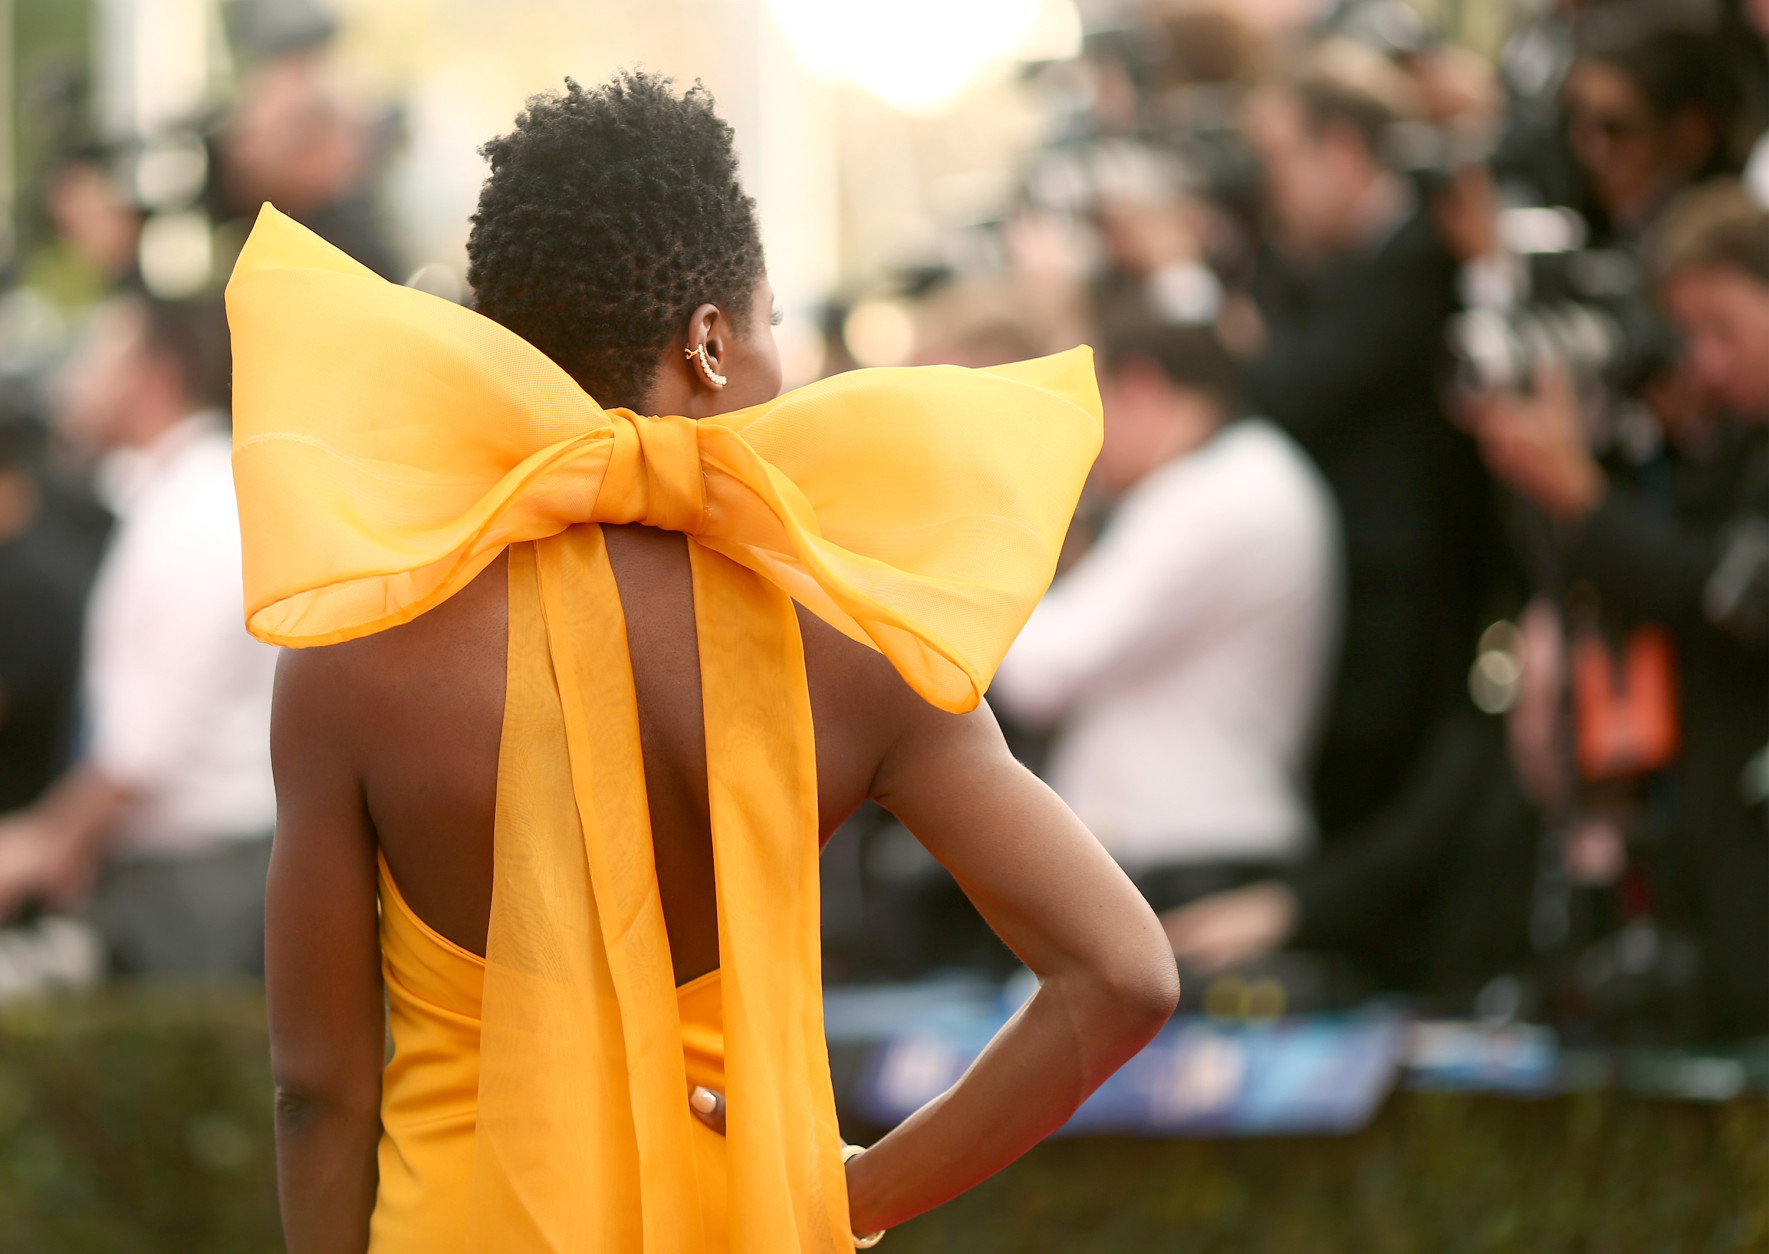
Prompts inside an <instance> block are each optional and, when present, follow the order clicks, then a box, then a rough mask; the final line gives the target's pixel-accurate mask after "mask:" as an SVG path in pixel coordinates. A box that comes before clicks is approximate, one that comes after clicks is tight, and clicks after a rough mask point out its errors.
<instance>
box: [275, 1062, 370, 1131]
mask: <svg viewBox="0 0 1769 1254" xmlns="http://www.w3.org/2000/svg"><path fill="white" fill-rule="evenodd" d="M275 1113H276V1127H277V1131H278V1132H279V1133H283V1134H285V1135H286V1134H291V1133H292V1134H299V1133H301V1132H303V1131H305V1130H308V1129H311V1128H313V1127H314V1126H315V1125H318V1124H326V1123H331V1124H337V1123H348V1124H352V1125H358V1124H367V1123H374V1124H376V1125H377V1126H378V1125H379V1123H380V1121H381V1090H380V1085H379V1084H376V1085H374V1086H372V1087H371V1086H369V1085H366V1084H337V1083H332V1084H315V1083H312V1082H311V1081H309V1080H306V1079H300V1078H295V1077H291V1076H279V1077H277V1078H276V1086H275Z"/></svg>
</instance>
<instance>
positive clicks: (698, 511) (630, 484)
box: [591, 409, 706, 535]
mask: <svg viewBox="0 0 1769 1254" xmlns="http://www.w3.org/2000/svg"><path fill="white" fill-rule="evenodd" d="M608 418H609V421H610V423H611V424H612V427H613V445H612V447H611V449H610V452H609V457H608V470H607V472H606V473H605V474H604V475H603V478H602V487H601V490H600V491H598V492H597V494H596V503H595V506H594V509H593V511H592V513H591V518H592V520H593V521H596V522H606V523H644V524H645V525H646V526H650V527H661V528H662V529H663V530H665V531H680V532H683V533H685V534H687V535H697V534H699V532H700V530H701V527H702V525H703V523H704V521H705V518H706V474H705V472H704V471H703V470H702V468H701V465H700V427H699V424H698V423H696V422H695V421H694V420H693V419H692V418H677V417H668V416H666V417H661V418H648V417H646V416H644V415H642V414H635V413H632V412H631V411H629V410H625V409H615V410H610V411H608Z"/></svg>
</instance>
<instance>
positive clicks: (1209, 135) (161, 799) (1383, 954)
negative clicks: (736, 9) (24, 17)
mask: <svg viewBox="0 0 1769 1254" xmlns="http://www.w3.org/2000/svg"><path fill="white" fill-rule="evenodd" d="M1267 7H1272V6H1246V5H1237V4H1233V3H1230V2H1229V0H1142V2H1140V3H1129V2H1127V3H1123V4H1117V5H1106V4H1093V5H1087V6H1083V15H1084V17H1085V19H1086V35H1085V39H1084V46H1083V52H1082V54H1081V55H1080V56H1079V57H1078V58H1075V59H1070V60H1063V61H1055V62H1048V63H1042V64H1037V65H1032V66H1028V67H1026V69H1025V80H1026V81H1025V83H1024V84H1023V88H1024V90H1026V91H1030V92H1033V93H1036V95H1037V96H1038V98H1039V99H1040V100H1041V101H1042V103H1043V106H1044V109H1045V114H1046V117H1047V119H1048V128H1047V134H1046V137H1045V139H1044V141H1043V142H1042V143H1041V144H1040V145H1038V147H1037V148H1036V149H1035V150H1034V151H1033V152H1031V153H1030V154H1029V156H1028V157H1027V160H1026V162H1025V164H1024V168H1023V170H1022V172H1021V177H1020V178H1019V181H1018V185H1017V190H1016V192H1015V194H1014V196H1013V198H1012V200H1011V203H1008V204H1005V205H1002V206H1000V212H999V214H997V215H995V216H994V217H993V218H991V219H990V220H987V221H982V222H978V223H975V224H973V225H970V226H967V227H965V228H963V229H962V230H958V231H955V232H954V233H953V234H952V236H951V238H950V239H949V240H948V241H947V247H946V249H945V252H944V253H943V255H941V256H939V257H936V258H931V259H926V258H924V259H918V260H917V262H916V264H914V265H907V266H905V267H904V268H903V270H902V271H901V273H900V274H898V275H897V276H896V277H895V279H894V283H895V286H894V287H892V288H891V290H889V291H884V292H876V291H875V292H867V293H864V294H863V295H865V296H866V297H867V300H865V301H864V302H861V303H859V304H858V305H857V306H856V307H855V308H854V309H853V310H852V311H851V312H850V311H849V310H848V309H847V307H846V306H845V305H844V304H842V303H841V302H838V301H832V303H831V305H830V308H829V311H828V312H829V316H828V317H827V319H826V326H827V330H828V341H829V343H828V351H827V355H826V369H829V370H834V369H839V368H843V367H847V366H852V365H853V364H855V362H856V360H857V359H859V360H865V359H867V358H868V356H869V349H868V346H867V345H865V344H862V343H861V342H860V341H861V340H862V339H864V338H866V334H867V331H868V327H867V325H866V323H867V321H868V319H870V320H871V323H872V324H873V329H874V330H876V325H877V322H878V316H879V313H880V310H881V308H886V307H888V309H889V310H892V311H895V312H894V314H893V316H895V317H898V318H900V319H901V320H903V321H904V323H905V325H906V326H907V327H908V328H909V331H910V334H909V336H908V338H907V339H906V340H905V341H904V344H905V350H904V352H903V354H902V359H905V360H912V361H915V362H918V363H923V364H936V363H951V364H958V365H967V366H985V365H991V364H996V363H999V362H1004V361H1009V360H1014V359H1018V358H1023V357H1027V356H1033V355H1036V354H1039V353H1043V352H1048V351H1055V350H1057V349H1061V348H1065V347H1068V346H1070V345H1073V344H1075V343H1079V342H1086V343H1091V344H1093V345H1094V346H1095V347H1096V354H1097V363H1098V370H1099V377H1100V384H1101V394H1102V399H1103V402H1104V407H1105V415H1106V431H1105V444H1104V449H1103V451H1102V454H1101V457H1100V460H1099V463H1098V465H1097V467H1096V468H1095V471H1094V474H1093V476H1092V478H1091V480H1090V483H1089V487H1088V491H1087V494H1086V496H1085V498H1084V500H1083V504H1082V508H1081V511H1080V513H1079V515H1078V517H1077V520H1076V523H1075V526H1074V528H1073V529H1072V532H1071V535H1070V538H1069V543H1068V546H1067V548H1066V549H1065V552H1064V555H1063V559H1062V565H1061V569H1060V571H1059V574H1058V577H1057V580H1056V583H1055V585H1054V586H1053V588H1052V590H1051V592H1050V594H1049V595H1048V596H1047V597H1046V599H1045V600H1044V602H1043V603H1042V604H1041V605H1040V606H1039V607H1038V609H1037V610H1036V611H1035V613H1034V614H1033V616H1032V618H1031V620H1030V621H1029V622H1028V624H1027V625H1026V629H1025V631H1024V633H1023V634H1022V636H1021V638H1020V640H1019V641H1018V643H1017V644H1016V645H1015V647H1014V649H1013V650H1012V652H1011V653H1010V654H1009V656H1008V658H1007V660H1006V662H1005V663H1004V665H1003V666H1002V668H1001V671H1000V673H999V675H998V676H997V678H996V681H995V684H994V687H993V688H992V689H991V691H990V702H991V704H992V706H993V707H994V709H995V710H996V713H997V715H998V717H999V718H1000V719H1001V720H1002V722H1003V724H1004V726H1005V727H1006V729H1007V731H1008V733H1009V737H1010V740H1011V742H1012V743H1013V744H1014V746H1015V748H1016V751H1017V752H1019V753H1020V754H1021V756H1022V757H1023V758H1024V759H1025V760H1026V761H1027V762H1028V763H1029V764H1030V765H1032V766H1033V767H1034V769H1036V770H1038V771H1039V773H1040V774H1042V775H1043V776H1044V777H1045V778H1046V779H1047V780H1048V782H1049V783H1050V784H1051V786H1052V787H1053V788H1054V789H1055V790H1056V791H1057V792H1058V793H1059V794H1061V795H1062V796H1063V797H1064V799H1065V800H1067V801H1068V802H1069V803H1070V804H1071V805H1072V806H1073V807H1074V808H1075V810H1076V811H1077V812H1078V813H1079V814H1080V815H1081V817H1082V818H1083V819H1084V820H1085V821H1086V822H1087V823H1088V825H1089V826H1090V827H1091V828H1092V830H1093V831H1094V832H1095V833H1096V834H1097V835H1098V836H1099V837H1100V839H1101V840H1102V841H1103V842H1104V843H1105V845H1106V846H1107V847H1108V849H1110V850H1111V851H1112V853H1113V854H1114V856H1116V857H1117V858H1118V859H1119V861H1120V863H1121V864H1122V865H1123V867H1124V868H1125V870H1126V872H1127V873H1128V874H1129V875H1130V876H1131V878H1132V879H1133V880H1134V881H1135V882H1136V883H1137V885H1138V886H1139V887H1140V888H1141V889H1142V890H1143V891H1144V893H1145V894H1146V895H1147V896H1148V898H1149V900H1150V901H1151V903H1152V904H1153V905H1154V906H1155V907H1156V909H1157V910H1159V911H1160V912H1161V913H1162V918H1163V921H1164V923H1165V925H1166V927H1167V931H1168V934H1169V936H1170V938H1171V940H1172V943H1173V946H1174V951H1175V954H1176V958H1177V960H1178V961H1179V963H1180V965H1181V967H1182V969H1183V970H1184V971H1185V972H1186V973H1187V974H1188V975H1189V976H1191V977H1192V978H1191V979H1190V980H1189V981H1188V984H1187V987H1188V998H1187V1000H1188V1002H1189V1003H1190V1007H1191V1008H1192V1009H1194V1010H1199V1009H1202V1010H1207V1011H1209V1012H1211V1013H1217V1014H1225V1015H1243V1016H1256V1017H1257V1016H1268V1017H1269V1016H1273V1015H1278V1014H1282V1013H1285V1012H1288V1011H1307V1010H1311V1009H1330V1008H1336V1007H1341V1006H1345V1005H1349V1004H1353V1003H1356V1002H1359V1001H1362V1000H1365V999H1368V998H1370V997H1372V996H1378V995H1399V996H1404V997H1406V998H1409V999H1410V1000H1411V1001H1412V1002H1413V1003H1414V1004H1416V1005H1418V1006H1420V1007H1422V1008H1424V1009H1425V1010H1426V1011H1427V1012H1429V1013H1433V1014H1442V1015H1449V1016H1458V1017H1469V1016H1472V1017H1477V1018H1481V1019H1486V1020H1491V1021H1505V1020H1511V1019H1526V1020H1530V1021H1535V1022H1549V1023H1552V1024H1554V1025H1555V1026H1557V1027H1558V1028H1560V1029H1561V1030H1562V1031H1563V1032H1564V1033H1567V1034H1569V1035H1571V1036H1572V1037H1573V1038H1575V1039H1591V1040H1604V1041H1629V1042H1670V1043H1680V1042H1690V1041H1705V1040H1721V1039H1735V1038H1742V1037H1750V1036H1757V1035H1762V1034H1764V1033H1769V212H1766V210H1765V205H1766V204H1769V141H1765V139H1764V137H1763V136H1764V129H1765V123H1766V121H1769V69H1766V66H1769V58H1766V54H1765V36H1766V35H1769V4H1764V3H1761V0H1742V2H1741V0H1712V2H1711V3H1699V2H1697V0H1689V2H1687V3H1684V2H1681V0H1679V2H1673V0H1534V3H1529V2H1526V0H1517V3H1515V4H1513V5H1512V7H1511V9H1510V11H1509V24H1508V27H1507V29H1506V32H1505V34H1504V39H1503V43H1502V46H1500V47H1497V48H1496V49H1491V50H1489V51H1490V52H1492V53H1493V55H1491V56H1487V55H1482V54H1481V53H1479V52H1477V51H1475V50H1473V49H1472V48H1470V47H1468V46H1466V45H1464V44H1463V43H1460V42H1458V41H1457V40H1456V39H1455V38H1454V37H1453V36H1455V35H1456V34H1457V32H1455V31H1442V30H1437V29H1434V28H1433V26H1432V25H1431V23H1430V22H1429V21H1428V20H1427V19H1426V18H1425V17H1423V16H1422V15H1421V14H1422V12H1423V10H1421V9H1420V8H1417V7H1414V6H1412V5H1409V4H1406V3H1402V2H1401V0H1342V2H1340V3H1335V4H1332V5H1330V6H1328V8H1327V10H1326V11H1325V12H1323V13H1319V14H1316V15H1314V16H1312V17H1308V18H1306V19H1304V18H1301V17H1298V16H1295V15H1292V16H1290V17H1287V18H1283V19H1280V18H1278V17H1276V16H1271V15H1267V16H1265V17H1261V16H1260V14H1261V13H1262V12H1263V10H1264V9H1265V8H1267ZM1445 11H1446V12H1449V11H1451V9H1450V8H1448V7H1446V9H1445ZM225 12H226V14H227V16H228V18H229V24H228V33H229V36H230V39H231V43H232V58H233V60H232V63H233V65H234V67H235V70H236V73H237V83H236V84H235V90H234V91H233V92H232V93H231V95H230V96H229V98H228V104H227V105H226V107H225V108H224V109H223V110H221V111H219V112H218V113H214V114H211V115H206V116H201V117H193V118H190V119H188V120H187V122H188V124H187V125H182V126H181V127H178V128H174V130H173V131H172V132H170V133H167V134H159V135H154V136H150V137H136V138H134V139H131V140H129V141H127V142H119V141H116V140H114V139H109V138H106V137H103V136H99V135H97V134H95V133H93V131H92V130H91V126H90V123H89V121H88V120H87V113H86V112H85V111H84V109H83V108H81V107H80V106H79V105H78V101H79V100H80V91H79V87H78V84H77V83H72V82H70V83H66V84H63V85H61V86H60V87H59V88H57V87H54V85H51V87H50V88H45V89H44V90H43V91H42V92H41V93H39V94H40V95H41V97H42V99H41V101H40V102H39V103H40V108H38V109H37V110H36V114H37V116H33V118H32V119H31V125H33V126H34V127H36V128H37V130H38V131H39V132H42V133H43V134H45V135H47V136H48V138H47V139H46V140H45V141H44V143H43V151H44V152H45V153H46V154H47V155H46V157H45V160H44V161H43V163H42V168H41V169H40V170H36V171H33V172H32V173H31V177H30V178H29V179H28V180H27V181H26V186H27V188H30V189H35V191H36V195H35V196H33V197H30V198H28V205H29V207H30V209H31V214H27V216H26V217H25V218H24V219H22V220H21V223H20V228H19V240H18V246H17V248H16V249H15V260H14V262H13V264H12V266H11V268H10V270H9V271H8V272H7V273H6V274H5V275H4V282H5V292H4V295H3V296H0V922H4V923H5V924H6V925H7V926H6V927H5V928H4V930H0V995H4V994H5V993H6V992H8V991H10V990H12V989H15V988H24V987H32V986H37V985H41V984H44V983H53V982H55V981H58V980H62V981H70V980H80V979H91V978H96V976H97V973H98V972H99V971H100V970H101V969H102V970H107V971H109V972H111V973H114V974H117V975H144V976H189V975H209V976H216V975H243V976H250V975H251V974H253V973H254V972H255V971H256V970H258V968H259V966H260V964H261V952H260V948H259V947H260V945H261V943H262V940H261V938H262V887H263V880H264V868H265V865H266V861H267V858H268V852H269V843H270V829H271V825H272V818H273V812H274V798H273V791H272V785H271V780H270V768H269V756H268V739H269V703H270V687H271V681H272V672H273V668H274V660H275V659H274V651H273V650H271V649H269V648H268V647H265V646H261V645H259V644H257V643H255V642H253V641H252V640H251V639H250V638H249V637H248V636H247V635H246V634H245V632H244V629H243V626H242V624H241V618H242V615H241V610H240V598H241V594H240V574H239V562H240V554H239V540H238V528H237V522H236V520H235V517H234V512H233V511H234V502H233V495H232V492H233V489H232V481H231V473H230V469H229V458H228V423H227V412H226V411H227V396H228V388H227V380H228V357H227V331H226V324H225V318H224V315H223V313H222V311H221V306H220V304H219V301H218V298H217V291H218V286H219V283H220V282H221V281H222V280H224V279H225V276H226V274H227V271H228V269H229V267H230V265H231V260H232V257H231V253H232V252H236V251H237V249H238V247H239V245H240V243H241V242H242V241H243V239H244V236H245V232H246V230H247V229H248V228H249V225H250V220H251V216H252V215H253V214H254V213H255V212H256V210H257V207H258V206H259V205H260V204H261V203H262V202H264V201H266V200H268V201H271V202H273V203H274V204H276V205H277V206H278V207H279V208H281V209H283V210H284V211H286V212H288V213H290V214H291V215H292V216H294V217H296V218H297V219H298V220H300V221H302V222H304V223H306V224H307V225H308V226H310V227H311V228H312V229H314V230H315V231H317V232H318V233H319V234H320V235H322V236H324V237H325V238H327V239H329V240H331V241H332V242H333V243H335V244H337V245H338V246H339V247H341V248H343V249H344V250H345V251H346V252H348V253H350V254H351V255H352V256H354V257H356V258H357V259H358V260H359V261H361V262H363V263H364V264H365V265H367V266H368V267H369V268H371V269H373V270H375V271H376V272H377V273H380V274H382V275H385V276H387V277H390V278H394V279H405V278H406V275H405V273H404V272H403V271H402V269H401V264H400V260H399V257H398V251H399V250H398V248H397V237H396V235H394V234H393V233H390V232H389V230H388V229H387V227H386V226H385V225H384V222H383V218H382V215H381V212H380V209H379V207H378V205H377V200H376V194H375V187H376V173H377V170H378V168H379V166H380V164H381V162H382V160H383V159H384V158H385V156H386V155H387V153H388V152H389V150H390V149H391V147H392V146H393V145H394V144H395V143H396V142H397V139H398V131H399V125H398V117H397V114H396V113H391V112H387V111H377V110H372V109H366V108H364V107H362V106H361V105H360V104H358V103H357V102H355V101H353V100H352V99H351V98H350V97H349V96H348V94H347V93H345V92H343V91H342V90H340V88H339V87H338V86H337V83H336V79H335V76H334V73H333V63H332V53H331V48H330V45H331V42H332V37H333V35H334V33H335V29H334V26H333V24H332V22H331V21H330V19H329V18H328V17H327V16H326V14H325V13H324V12H323V11H321V10H320V9H318V8H314V7H311V6H309V5H308V4H305V3H292V2H285V3H277V4H271V3H233V4H230V5H227V6H225ZM32 215H34V216H32ZM444 277H446V276H444ZM432 278H434V276H432ZM410 281H413V282H419V283H424V282H426V280H425V278H424V276H423V275H422V274H420V275H419V276H416V277H414V278H413V279H412V280H410ZM442 287H443V288H446V284H442ZM442 294H453V295H458V294H459V293H458V292H455V293H449V292H447V291H446V290H445V291H443V292H442ZM873 338H876V336H873ZM824 871H825V876H824V878H825V893H824V897H825V910H824V913H825V937H826V958H827V965H828V971H829V975H830V978H831V979H832V980H839V979H849V980H876V979H902V978H909V977H914V976H918V975H925V974H928V973H930V972H933V971H936V970H939V969H942V968H947V967H952V966H971V967H979V968H982V969H985V970H997V971H999V972H1001V973H1005V972H1006V971H1007V970H1008V969H1009V968H1010V967H1011V962H1012V960H1011V955H1008V954H1007V953H1006V951H1005V950H1004V949H1003V948H1002V947H1001V946H1000V945H999V943H998V942H996V941H995V939H994V938H993V937H992V936H991V935H990V934H989V933H988V931H987V929H986V928H985V927H984V926H983V925H982V924H981V923H980V921H979V920H978V919H977V918H976V916H975V914H974V912H972V911H971V910H970V909H969V907H968V905H967V903H965V902H964V900H963V896H962V893H961V892H960V890H959V889H958V887H957V886H956V885H955V884H954V883H953V882H952V881H951V880H950V878H949V877H947V876H946V875H945V873H944V872H943V871H942V870H941V869H940V868H939V867H938V865H937V864H935V863H933V861H932V859H931V858H930V857H929V856H928V855H927V854H926V853H925V852H924V851H922V850H921V848H920V846H919V845H917V844H916V843H915V841H914V840H913V838H912V837H910V836H909V835H908V833H907V832H905V831H904V830H903V829H902V828H901V827H900V826H898V825H896V824H895V823H894V822H893V821H892V820H891V819H890V818H889V816H888V815H886V814H884V813H883V812H882V811H877V810H871V809H868V810H866V811H863V812H862V813H861V814H860V815H858V816H856V818H855V819H853V820H851V821H850V823H849V825H848V829H847V830H846V831H845V832H844V833H843V834H842V835H841V836H840V837H838V838H837V840H836V841H834V842H833V843H832V845H831V847H830V849H829V851H828V852H827V853H826V855H825V867H824ZM70 919H72V920H77V921H78V922H79V927H78V928H70V926H69V923H68V921H69V920H70Z"/></svg>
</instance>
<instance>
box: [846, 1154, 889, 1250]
mask: <svg viewBox="0 0 1769 1254" xmlns="http://www.w3.org/2000/svg"><path fill="white" fill-rule="evenodd" d="M865 1153H866V1147H865V1146H864V1145H844V1146H842V1167H843V1170H844V1171H846V1173H847V1177H848V1224H849V1229H848V1235H849V1236H851V1237H853V1239H854V1248H855V1249H857V1250H869V1249H871V1248H872V1247H873V1246H875V1245H877V1244H878V1243H879V1241H880V1239H881V1238H883V1236H884V1234H885V1230H884V1228H882V1227H877V1228H875V1227H873V1226H872V1225H871V1224H869V1223H867V1222H864V1220H865V1213H864V1207H856V1206H855V1205H854V1190H853V1186H854V1167H855V1162H856V1160H858V1159H859V1158H860V1157H861V1156H862V1155H864V1154H865Z"/></svg>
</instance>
